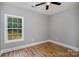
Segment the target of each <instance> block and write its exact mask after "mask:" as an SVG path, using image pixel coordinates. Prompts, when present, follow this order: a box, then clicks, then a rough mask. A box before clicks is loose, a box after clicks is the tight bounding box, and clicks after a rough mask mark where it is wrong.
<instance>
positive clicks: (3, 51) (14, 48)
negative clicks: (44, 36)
mask: <svg viewBox="0 0 79 59" xmlns="http://www.w3.org/2000/svg"><path fill="white" fill-rule="evenodd" d="M46 42H48V40H46V41H41V42H36V43H32V44H27V45H23V46H18V47H13V48H9V49H4V50H1V53H6V52H10V51H14V50H18V49H22V48H26V47H31V46H35V45H38V44H42V43H46Z"/></svg>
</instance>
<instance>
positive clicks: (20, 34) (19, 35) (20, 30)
mask: <svg viewBox="0 0 79 59" xmlns="http://www.w3.org/2000/svg"><path fill="white" fill-rule="evenodd" d="M17 36H18V37H17V38H18V39H21V38H22V29H18V33H17Z"/></svg>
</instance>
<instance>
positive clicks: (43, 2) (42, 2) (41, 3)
mask: <svg viewBox="0 0 79 59" xmlns="http://www.w3.org/2000/svg"><path fill="white" fill-rule="evenodd" d="M42 4H45V2H42V3H39V4H36V5H35V6H39V5H42Z"/></svg>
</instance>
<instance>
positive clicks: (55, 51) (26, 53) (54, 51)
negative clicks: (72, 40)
mask: <svg viewBox="0 0 79 59" xmlns="http://www.w3.org/2000/svg"><path fill="white" fill-rule="evenodd" d="M71 56H72V57H77V56H79V52H76V51H73V50H71V49H68V48H65V47H62V46H59V45H56V44H53V43H50V42H47V43H43V44H40V45H36V46H32V47H28V48H24V49H20V50H15V51H11V52H7V53H4V54H2V56H1V57H71Z"/></svg>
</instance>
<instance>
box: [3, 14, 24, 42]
mask: <svg viewBox="0 0 79 59" xmlns="http://www.w3.org/2000/svg"><path fill="white" fill-rule="evenodd" d="M8 16H11V17H17V18H21V19H22V39H15V40H8V31H7V30H8V22H7V17H8ZM4 17H5V19H4V21H5V25H4V29H5V30H4V31H5V32H4V35H5V36H4V37H5V43H12V42H19V41H24V17H22V16H16V15H9V14H4Z"/></svg>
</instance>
